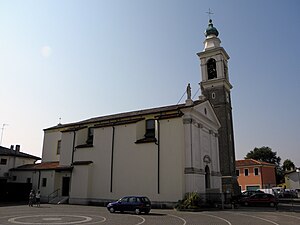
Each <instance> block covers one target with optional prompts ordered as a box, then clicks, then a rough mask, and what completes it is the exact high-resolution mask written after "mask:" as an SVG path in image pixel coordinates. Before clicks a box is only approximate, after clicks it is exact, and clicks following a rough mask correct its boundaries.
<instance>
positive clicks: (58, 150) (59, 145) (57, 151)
mask: <svg viewBox="0 0 300 225" xmlns="http://www.w3.org/2000/svg"><path fill="white" fill-rule="evenodd" d="M60 148H61V140H58V141H57V148H56V154H57V155H59V154H60Z"/></svg>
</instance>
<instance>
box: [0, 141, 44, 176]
mask: <svg viewBox="0 0 300 225" xmlns="http://www.w3.org/2000/svg"><path fill="white" fill-rule="evenodd" d="M12 147H13V146H12ZM38 159H40V158H39V157H36V156H33V155H29V154H26V153H23V152H20V150H19V147H18V149H9V148H5V147H1V146H0V161H1V163H0V179H1V180H5V182H6V181H11V180H12V176H11V175H10V173H9V170H10V169H12V168H16V167H19V166H22V165H26V164H33V163H35V162H36V161H37V160H38Z"/></svg>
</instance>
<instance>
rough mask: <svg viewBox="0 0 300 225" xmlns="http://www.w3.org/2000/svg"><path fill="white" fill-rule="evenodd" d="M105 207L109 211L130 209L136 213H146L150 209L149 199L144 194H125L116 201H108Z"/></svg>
mask: <svg viewBox="0 0 300 225" xmlns="http://www.w3.org/2000/svg"><path fill="white" fill-rule="evenodd" d="M107 209H108V211H109V212H111V213H114V212H116V211H120V212H125V211H130V212H135V213H136V214H140V213H142V212H144V213H146V214H148V213H149V212H150V210H151V201H150V200H149V198H147V197H146V196H126V197H123V198H121V199H119V200H118V201H116V202H111V203H109V204H108V205H107Z"/></svg>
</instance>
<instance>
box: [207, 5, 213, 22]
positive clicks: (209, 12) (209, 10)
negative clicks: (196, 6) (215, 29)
mask: <svg viewBox="0 0 300 225" xmlns="http://www.w3.org/2000/svg"><path fill="white" fill-rule="evenodd" d="M206 13H207V14H208V18H209V20H211V18H210V15H212V14H214V13H213V12H212V11H211V9H210V8H208V12H206Z"/></svg>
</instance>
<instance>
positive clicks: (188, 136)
mask: <svg viewBox="0 0 300 225" xmlns="http://www.w3.org/2000/svg"><path fill="white" fill-rule="evenodd" d="M205 36H206V39H205V40H204V50H203V51H202V52H200V53H198V54H197V55H198V56H199V58H200V65H201V73H202V79H201V82H200V86H201V90H202V95H201V96H199V99H198V100H195V101H193V100H192V99H191V90H190V86H189V85H188V87H187V99H186V101H185V103H184V104H176V105H169V106H163V107H157V108H150V109H145V110H137V111H132V112H125V113H120V114H114V115H107V116H101V117H96V118H91V119H87V120H82V121H79V122H74V123H69V124H58V125H56V126H53V127H50V128H47V129H44V143H43V153H42V162H41V163H40V164H34V165H25V166H21V167H18V168H15V169H14V170H12V171H11V173H14V175H15V176H16V177H18V174H19V175H20V178H19V179H21V178H22V177H24V176H29V177H31V180H32V181H33V188H34V189H39V190H40V191H41V195H42V199H44V200H46V199H51V198H55V197H61V196H64V197H66V198H67V199H68V201H69V203H74V204H96V203H104V202H107V201H110V200H115V199H118V198H120V197H122V196H124V195H146V196H148V197H149V198H150V199H151V200H152V201H153V202H154V203H164V204H167V203H171V204H172V203H176V202H177V201H178V200H181V199H183V197H184V195H185V193H188V192H199V193H221V192H224V191H226V192H233V190H234V188H235V187H234V186H235V183H236V176H235V154H234V135H233V124H232V108H231V96H230V90H231V88H232V86H231V84H230V82H229V76H228V66H227V61H228V59H229V56H228V54H227V53H226V51H225V50H224V49H223V48H222V47H221V46H220V43H221V41H220V39H219V38H218V31H217V29H216V28H215V27H213V24H212V21H211V20H210V21H209V25H208V28H207V29H206V32H205ZM22 179H23V178H22Z"/></svg>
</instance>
